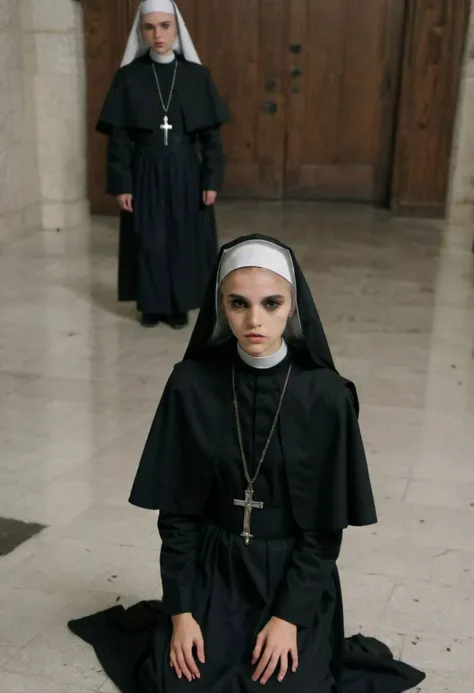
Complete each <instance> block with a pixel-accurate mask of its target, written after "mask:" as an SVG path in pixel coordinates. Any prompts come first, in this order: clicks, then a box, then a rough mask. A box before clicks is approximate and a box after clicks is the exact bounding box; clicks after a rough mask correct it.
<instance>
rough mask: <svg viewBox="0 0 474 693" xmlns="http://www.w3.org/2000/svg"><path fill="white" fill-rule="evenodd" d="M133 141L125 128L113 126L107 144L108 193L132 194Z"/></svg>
mask: <svg viewBox="0 0 474 693" xmlns="http://www.w3.org/2000/svg"><path fill="white" fill-rule="evenodd" d="M133 146H134V145H133V141H132V139H131V138H130V135H129V134H128V131H127V130H126V129H125V128H119V127H113V128H111V131H110V135H109V141H108V146H107V193H108V194H109V195H125V194H132V192H133V182H132V169H131V165H132V154H133Z"/></svg>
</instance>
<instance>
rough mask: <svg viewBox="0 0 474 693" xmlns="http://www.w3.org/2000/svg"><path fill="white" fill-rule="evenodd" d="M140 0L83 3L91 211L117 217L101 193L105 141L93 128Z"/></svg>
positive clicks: (111, 201) (114, 206)
mask: <svg viewBox="0 0 474 693" xmlns="http://www.w3.org/2000/svg"><path fill="white" fill-rule="evenodd" d="M139 1H140V0H84V40H85V59H86V73H87V166H88V188H89V201H90V205H91V211H92V212H93V213H94V214H118V208H117V203H116V201H115V199H114V198H112V197H110V196H109V195H106V194H105V185H106V150H107V140H106V138H105V137H104V136H103V135H99V133H97V132H95V125H96V122H97V118H98V117H99V113H100V110H101V108H102V105H103V103H104V98H105V95H106V93H107V90H108V89H109V87H110V85H111V83H112V78H113V76H114V74H115V71H116V70H117V68H118V67H119V65H120V61H121V60H122V56H123V52H124V50H125V44H126V41H127V38H128V35H129V33H130V28H131V26H132V23H133V19H134V17H135V13H136V10H137V7H138V4H139Z"/></svg>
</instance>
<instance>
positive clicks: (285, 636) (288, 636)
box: [252, 616, 298, 685]
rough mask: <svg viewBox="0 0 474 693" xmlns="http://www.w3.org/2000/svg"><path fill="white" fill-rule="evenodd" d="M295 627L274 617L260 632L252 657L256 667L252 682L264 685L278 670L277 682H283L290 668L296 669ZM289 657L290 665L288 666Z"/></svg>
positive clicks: (253, 664) (296, 646)
mask: <svg viewBox="0 0 474 693" xmlns="http://www.w3.org/2000/svg"><path fill="white" fill-rule="evenodd" d="M297 630H298V629H297V627H296V626H295V625H293V624H292V623H288V622H287V621H283V620H281V619H279V618H276V617H275V616H274V617H273V618H271V619H270V621H269V622H268V623H267V625H266V626H265V628H264V629H263V630H262V631H260V633H259V634H258V637H257V642H256V643H255V648H254V651H253V656H252V666H256V669H255V671H254V674H253V676H252V681H259V682H260V683H261V684H263V685H265V684H266V683H267V681H268V680H269V679H270V678H271V677H272V675H273V674H274V672H275V670H276V669H277V668H278V670H279V671H278V681H283V679H284V678H285V676H286V675H287V673H288V669H290V667H291V671H292V672H293V673H294V672H295V671H296V670H297V669H298V644H297ZM290 657H291V664H290V661H289V660H290Z"/></svg>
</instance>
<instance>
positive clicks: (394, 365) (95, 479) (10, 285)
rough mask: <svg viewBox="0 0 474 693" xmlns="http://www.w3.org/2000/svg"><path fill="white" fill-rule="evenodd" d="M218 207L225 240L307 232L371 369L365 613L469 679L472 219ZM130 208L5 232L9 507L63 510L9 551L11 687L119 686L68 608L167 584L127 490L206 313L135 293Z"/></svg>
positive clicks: (1, 384)
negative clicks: (191, 323)
mask: <svg viewBox="0 0 474 693" xmlns="http://www.w3.org/2000/svg"><path fill="white" fill-rule="evenodd" d="M219 216H220V226H221V229H222V233H223V239H229V238H231V237H234V236H236V235H239V234H241V233H245V232H248V231H250V230H259V231H262V232H267V233H270V234H273V235H275V236H277V237H278V238H280V239H282V240H285V241H288V242H290V243H292V244H293V246H294V248H295V250H296V252H297V254H298V255H299V258H300V260H301V263H302V265H303V267H304V269H305V271H306V273H307V276H308V278H309V281H310V283H311V286H312V289H313V291H314V296H315V298H316V301H317V304H318V306H319V308H320V311H321V315H322V318H323V321H324V324H325V326H326V328H327V332H328V336H329V338H330V342H331V344H332V347H333V351H334V355H335V358H336V360H337V364H338V367H339V370H340V371H342V372H343V373H344V374H345V375H347V376H348V377H350V378H352V379H354V380H355V381H356V382H357V384H358V387H359V393H360V398H361V403H362V416H361V424H362V428H363V433H364V437H365V440H366V445H367V451H368V454H369V458H370V465H371V470H372V476H373V482H374V487H375V491H376V495H377V500H378V509H379V515H380V523H379V525H378V526H377V527H375V528H369V529H362V530H360V529H358V530H350V531H348V532H347V534H346V539H345V545H344V549H343V554H342V559H341V562H340V565H341V570H342V578H343V585H344V590H345V604H346V613H347V628H348V630H349V631H358V630H360V629H362V630H363V631H364V632H366V633H370V634H373V635H376V636H378V637H380V638H382V639H384V640H386V641H387V642H388V643H389V644H390V645H391V646H392V647H393V649H394V651H395V653H396V654H397V655H398V656H403V658H405V659H407V660H408V661H410V662H412V663H413V664H415V665H417V666H419V667H421V668H424V669H426V670H427V672H428V675H429V680H428V682H427V683H426V684H425V685H424V687H423V691H426V692H427V693H448V692H449V693H471V691H472V677H473V676H474V657H473V653H474V433H473V431H474V361H473V335H474V289H473V257H474V256H473V255H472V254H471V252H470V246H471V243H472V229H471V230H470V229H468V228H463V227H456V226H451V227H447V228H443V226H442V225H440V224H435V223H431V222H428V221H409V220H404V221H400V220H391V219H390V218H389V216H388V215H387V213H385V212H383V211H380V210H372V209H367V208H364V207H337V206H324V205H313V204H310V203H308V204H306V203H301V204H287V205H284V206H282V205H280V204H277V203H265V204H263V203H260V204H257V203H246V204H234V203H227V204H223V205H221V206H220V208H219ZM114 227H115V222H114V221H113V220H95V221H94V222H93V223H92V224H91V225H90V227H84V228H79V229H77V230H73V231H67V232H62V231H57V232H49V231H48V232H25V233H24V234H23V235H22V234H20V235H17V234H15V235H13V234H9V235H8V234H7V235H6V236H5V238H4V240H3V241H1V236H0V250H1V253H0V310H1V318H0V320H1V324H0V402H1V404H0V451H1V453H0V515H1V516H3V517H10V518H15V519H18V520H26V521H31V522H35V523H40V524H44V525H47V528H46V529H44V530H43V531H42V532H40V533H39V534H38V535H36V536H35V537H33V538H32V539H31V540H30V541H28V542H26V543H24V544H22V545H21V546H20V547H19V548H17V549H16V550H15V551H13V552H12V553H10V554H8V555H7V556H4V557H2V558H0V690H1V691H2V693H86V691H89V692H90V691H101V693H111V692H112V690H113V688H112V686H111V685H110V683H108V682H107V681H106V678H105V676H104V674H103V672H102V671H101V670H100V668H99V666H98V665H97V663H96V660H95V658H94V656H93V654H92V652H91V651H89V649H88V648H87V647H86V646H85V645H83V644H82V643H81V642H80V641H79V640H77V639H75V638H73V637H72V636H71V635H69V633H68V631H67V629H66V627H65V623H66V621H67V620H68V619H69V618H71V617H78V616H81V615H83V614H87V613H89V612H91V611H93V610H99V609H102V608H106V607H108V606H110V605H113V604H115V603H116V602H118V601H121V602H123V603H126V604H128V603H131V602H133V601H135V600H136V599H141V598H148V597H152V596H156V595H159V591H160V586H159V575H158V563H157V557H158V551H159V545H158V539H157V533H156V530H155V519H154V516H153V515H152V514H150V513H147V512H145V511H139V510H137V509H134V508H132V507H130V506H128V505H127V503H126V499H127V494H128V491H129V488H130V484H131V481H132V478H133V475H134V471H135V468H136V464H137V460H138V457H139V455H140V452H141V449H142V445H143V443H144V439H145V436H146V434H147V431H148V428H149V425H150V422H151V419H152V416H153V414H154V410H155V406H156V403H157V400H158V398H159V396H160V393H161V390H162V387H163V384H164V382H165V379H166V377H167V375H168V373H169V371H170V368H171V366H172V364H173V363H174V362H175V361H176V360H178V359H179V357H180V355H181V354H182V353H183V350H184V347H185V344H186V340H187V339H188V337H189V334H190V329H188V330H186V331H184V332H182V333H174V332H172V331H170V330H169V329H167V328H165V327H159V328H157V329H155V330H143V329H142V328H140V327H139V325H138V324H137V323H136V321H135V319H134V317H135V316H134V311H133V309H132V308H131V307H129V306H120V307H119V306H117V304H116V302H115V272H116V258H115V238H116V234H115V230H114Z"/></svg>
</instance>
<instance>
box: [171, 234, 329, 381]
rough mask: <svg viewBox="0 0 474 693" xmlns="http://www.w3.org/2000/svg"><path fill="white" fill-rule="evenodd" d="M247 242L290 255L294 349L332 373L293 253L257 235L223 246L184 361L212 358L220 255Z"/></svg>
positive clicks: (316, 316) (313, 307) (321, 331)
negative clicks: (296, 321) (297, 335)
mask: <svg viewBox="0 0 474 693" xmlns="http://www.w3.org/2000/svg"><path fill="white" fill-rule="evenodd" d="M248 241H266V242H268V243H273V244H275V245H277V246H279V247H280V248H282V249H283V250H285V251H287V252H288V253H289V254H290V256H291V260H292V262H293V270H294V275H295V279H296V296H297V304H298V312H299V318H300V323H301V328H302V333H303V335H302V338H301V339H300V340H299V342H298V343H296V344H295V346H297V347H298V348H300V349H301V350H303V351H305V352H306V354H307V356H308V357H309V358H310V360H311V362H312V363H313V365H315V366H316V367H318V368H328V369H330V370H332V371H336V367H335V365H334V361H333V358H332V355H331V350H330V349H329V344H328V341H327V339H326V335H325V333H324V329H323V326H322V324H321V320H320V317H319V314H318V311H317V309H316V305H315V303H314V300H313V296H312V294H311V290H310V288H309V286H308V283H307V281H306V279H305V276H304V274H303V271H302V269H301V267H300V265H299V263H298V261H297V259H296V257H295V254H294V253H293V251H292V249H291V248H290V247H289V246H287V245H284V244H283V243H281V242H280V241H277V240H276V239H274V238H271V237H269V236H263V235H260V234H252V235H249V236H241V237H240V238H236V239H235V240H233V241H231V242H230V243H227V244H226V245H224V246H222V248H221V250H220V252H219V255H218V258H217V260H216V263H215V265H214V268H213V270H212V273H211V276H210V279H209V282H208V285H207V289H206V293H205V295H204V299H203V301H202V304H201V309H200V312H199V316H198V319H197V322H196V325H195V327H194V330H193V333H192V335H191V339H190V341H189V344H188V347H187V349H186V352H185V354H184V358H183V360H184V361H185V360H187V359H198V360H199V359H206V358H207V357H209V356H211V355H212V352H213V351H215V349H216V347H215V346H214V345H213V343H212V339H211V338H212V335H213V332H214V328H215V325H216V321H217V315H216V284H217V278H218V273H219V267H220V264H221V261H222V257H223V254H224V252H225V251H226V250H230V249H231V248H234V247H235V246H237V245H239V244H240V243H244V242H248Z"/></svg>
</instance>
